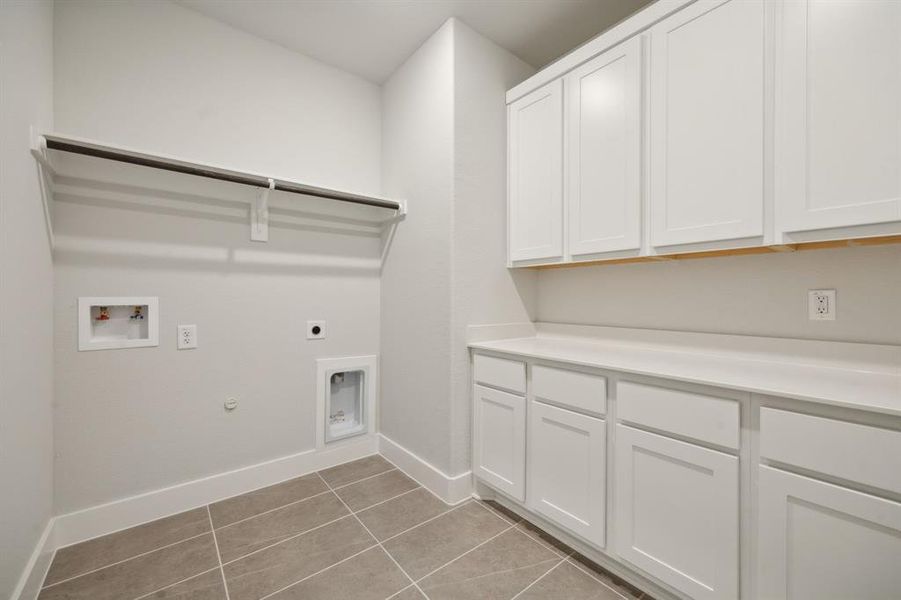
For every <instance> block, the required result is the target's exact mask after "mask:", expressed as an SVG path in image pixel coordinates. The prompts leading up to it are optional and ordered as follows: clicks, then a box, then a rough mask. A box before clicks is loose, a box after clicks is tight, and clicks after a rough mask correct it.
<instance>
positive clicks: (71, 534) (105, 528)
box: [54, 435, 378, 548]
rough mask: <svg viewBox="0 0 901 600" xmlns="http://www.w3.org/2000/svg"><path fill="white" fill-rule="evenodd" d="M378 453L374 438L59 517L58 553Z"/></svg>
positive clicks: (253, 466)
mask: <svg viewBox="0 0 901 600" xmlns="http://www.w3.org/2000/svg"><path fill="white" fill-rule="evenodd" d="M376 452H378V438H377V437H376V436H375V435H369V436H366V437H362V438H357V439H354V440H348V441H347V442H344V443H342V444H340V445H337V446H335V447H329V448H325V449H322V450H307V451H306V452H300V453H298V454H292V455H290V456H284V457H282V458H277V459H275V460H271V461H268V462H264V463H259V464H256V465H251V466H249V467H244V468H241V469H235V470H234V471H228V472H226V473H219V474H216V475H211V476H209V477H204V478H203V479H195V480H194V481H189V482H187V483H181V484H178V485H174V486H172V487H168V488H163V489H161V490H154V491H152V492H147V493H144V494H140V495H137V496H132V497H130V498H124V499H122V500H116V501H115V502H110V503H108V504H102V505H100V506H93V507H91V508H87V509H84V510H80V511H77V512H73V513H69V514H65V515H60V516H58V517H56V526H55V528H54V538H55V542H56V547H57V548H62V547H63V546H69V545H71V544H75V543H77V542H81V541H84V540H89V539H91V538H95V537H97V536H101V535H106V534H108V533H113V532H115V531H119V530H121V529H126V528H128V527H134V526H135V525H140V524H142V523H147V522H148V521H153V520H155V519H160V518H162V517H166V516H169V515H173V514H176V513H180V512H183V511H186V510H190V509H192V508H197V507H198V506H204V505H206V504H210V503H211V502H216V501H217V500H222V499H224V498H229V497H231V496H236V495H238V494H243V493H246V492H249V491H252V490H255V489H258V488H261V487H265V486H267V485H272V484H275V483H279V482H281V481H285V480H287V479H292V478H294V477H299V476H301V475H306V474H307V473H312V472H313V471H319V470H322V469H326V468H328V467H333V466H335V465H339V464H341V463H345V462H348V461H351V460H356V459H358V458H363V457H364V456H369V455H370V454H375V453H376Z"/></svg>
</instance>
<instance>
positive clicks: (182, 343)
mask: <svg viewBox="0 0 901 600" xmlns="http://www.w3.org/2000/svg"><path fill="white" fill-rule="evenodd" d="M196 347H197V325H179V326H178V349H179V350H193V349H194V348H196Z"/></svg>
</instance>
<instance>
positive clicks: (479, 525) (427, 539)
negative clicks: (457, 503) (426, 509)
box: [384, 502, 510, 580]
mask: <svg viewBox="0 0 901 600" xmlns="http://www.w3.org/2000/svg"><path fill="white" fill-rule="evenodd" d="M508 527H510V524H509V523H507V522H506V521H505V520H503V519H501V518H500V517H498V516H497V515H496V514H494V513H493V512H491V511H489V510H488V509H486V508H485V507H484V506H481V505H479V504H478V503H477V502H469V503H467V504H464V505H463V506H461V507H460V508H457V509H455V510H452V511H451V512H449V513H447V514H445V515H442V516H440V517H438V518H437V519H434V520H432V521H429V522H428V523H425V524H424V525H421V526H419V527H417V528H416V529H412V530H410V531H408V532H406V533H404V534H403V535H399V536H398V537H396V538H393V539H391V540H388V541H387V542H385V544H384V545H385V550H387V551H388V552H389V553H390V554H391V556H393V557H394V559H395V560H397V562H398V563H400V566H401V567H403V569H404V570H405V571H406V572H407V573H408V574H409V575H410V577H412V578H413V579H417V580H418V579H419V578H421V577H424V576H425V575H427V574H428V573H430V572H431V571H432V570H434V569H437V568H438V567H441V566H442V565H444V564H445V563H447V562H449V561H451V560H453V559H454V558H456V557H458V556H460V555H461V554H463V553H464V552H466V551H467V550H471V549H472V548H474V547H475V546H477V545H478V544H480V543H482V542H484V541H485V540H487V539H489V538H491V537H492V536H494V535H497V534H498V533H500V532H501V531H503V530H504V529H506V528H508Z"/></svg>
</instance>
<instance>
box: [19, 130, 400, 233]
mask: <svg viewBox="0 0 901 600" xmlns="http://www.w3.org/2000/svg"><path fill="white" fill-rule="evenodd" d="M31 152H32V154H33V155H34V157H35V158H36V159H37V161H38V162H39V163H40V165H41V166H42V167H43V169H44V170H45V172H46V174H47V175H49V176H50V179H51V181H52V183H53V185H52V189H53V190H54V191H55V190H56V189H57V188H58V187H60V185H61V186H62V187H66V186H67V185H71V182H72V181H76V182H84V181H93V180H95V179H97V178H99V177H103V179H104V181H107V182H108V179H109V177H110V176H111V175H112V176H114V177H115V176H118V175H122V176H123V178H126V179H131V180H133V179H135V178H136V177H137V175H136V173H138V172H144V173H145V175H144V176H145V177H146V171H147V169H155V170H158V171H167V172H170V173H177V174H180V175H175V176H171V177H176V178H178V177H181V176H182V175H187V176H190V177H189V179H194V178H205V179H210V180H216V181H218V182H225V183H226V184H238V185H240V186H244V187H245V188H246V187H250V188H255V189H257V190H259V191H258V194H257V196H256V197H255V198H253V199H252V200H251V210H250V222H251V239H252V240H254V241H268V228H269V220H270V212H269V201H270V193H272V192H277V193H279V194H278V195H279V196H280V197H282V198H283V199H284V198H288V199H290V200H291V202H290V203H284V202H283V203H282V207H283V209H288V210H297V211H301V212H309V213H310V214H315V215H318V216H324V218H327V217H329V216H331V217H335V218H337V219H338V220H344V221H346V222H348V223H351V225H353V224H363V227H364V229H365V227H366V225H367V224H372V223H377V224H378V228H379V229H380V228H381V227H382V226H384V225H386V224H391V223H396V222H397V221H399V220H400V219H402V218H403V217H404V215H405V214H406V203H405V202H403V201H401V200H394V199H389V198H384V197H381V196H374V195H366V194H359V193H353V192H346V191H342V190H337V189H333V188H326V187H320V186H314V185H310V184H306V183H302V182H299V181H295V180H292V179H288V178H284V177H276V176H269V175H264V174H261V173H257V172H253V171H246V170H239V169H235V168H231V167H226V166H222V165H215V164H211V163H200V162H196V161H191V160H187V159H183V158H179V157H176V156H171V155H167V154H160V153H152V152H146V151H143V150H137V149H134V148H127V147H124V146H117V145H113V144H108V143H104V142H98V141H94V140H88V139H84V138H79V137H74V136H67V135H61V134H55V133H54V134H50V133H47V134H43V135H37V136H34V138H33V141H32V150H31ZM98 160H100V161H102V162H101V163H100V165H98V164H97V161H98ZM107 161H113V162H115V163H120V164H122V167H118V168H116V169H112V168H110V165H109V163H108V162H107ZM104 165H105V166H104ZM126 165H127V166H126ZM135 170H137V171H135ZM155 181H156V180H155ZM165 181H167V182H169V181H170V180H169V179H166V180H165ZM179 181H181V180H179ZM220 185H221V184H220ZM194 187H195V186H192V191H193V189H194ZM216 189H217V190H221V189H222V188H216ZM297 196H301V197H302V198H303V199H304V202H303V203H302V204H298V203H296V202H295V201H294V199H296V197H297ZM341 207H343V208H341ZM348 209H349V210H348ZM47 218H48V229H50V230H52V224H51V223H50V221H49V219H50V215H49V211H47Z"/></svg>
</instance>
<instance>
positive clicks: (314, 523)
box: [216, 494, 348, 563]
mask: <svg viewBox="0 0 901 600" xmlns="http://www.w3.org/2000/svg"><path fill="white" fill-rule="evenodd" d="M346 514H348V511H347V508H345V507H344V504H342V503H341V501H340V500H338V498H337V497H336V496H335V495H334V494H322V495H320V496H314V497H312V498H308V499H306V500H302V501H300V502H296V503H294V504H289V505H288V506H284V507H282V508H278V509H276V510H273V511H271V512H268V513H266V514H262V515H260V516H257V517H253V518H251V519H247V520H246V521H241V522H240V523H235V524H234V525H228V526H226V527H223V528H222V529H217V530H216V539H217V540H218V542H219V553H220V554H221V555H222V562H224V563H225V562H230V561H233V560H235V559H236V558H240V557H242V556H244V555H246V554H249V553H251V552H253V551H255V550H260V549H261V548H265V547H266V546H271V545H272V544H275V543H277V542H280V541H281V540H284V539H285V538H289V537H291V536H292V535H296V534H298V533H303V532H304V531H309V530H310V529H312V528H314V527H318V526H319V525H323V524H325V523H328V522H329V521H334V520H335V519H337V518H339V517H342V516H344V515H346Z"/></svg>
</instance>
